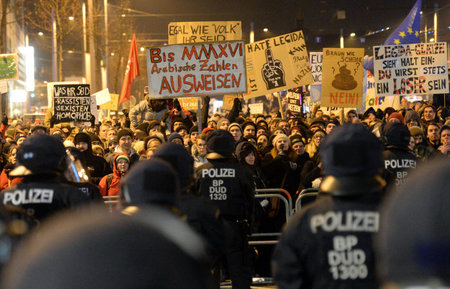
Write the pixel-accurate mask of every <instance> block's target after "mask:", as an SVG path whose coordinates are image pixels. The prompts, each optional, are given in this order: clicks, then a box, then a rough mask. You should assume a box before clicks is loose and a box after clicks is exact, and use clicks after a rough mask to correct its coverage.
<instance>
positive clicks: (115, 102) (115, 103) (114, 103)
mask: <svg viewBox="0 0 450 289" xmlns="http://www.w3.org/2000/svg"><path fill="white" fill-rule="evenodd" d="M109 95H110V96H111V100H110V101H108V102H107V103H104V104H101V105H100V109H109V110H118V108H119V95H118V94H115V93H110V94H109Z"/></svg>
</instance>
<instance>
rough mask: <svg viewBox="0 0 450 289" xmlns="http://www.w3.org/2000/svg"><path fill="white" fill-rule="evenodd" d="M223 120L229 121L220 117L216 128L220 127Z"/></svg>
mask: <svg viewBox="0 0 450 289" xmlns="http://www.w3.org/2000/svg"><path fill="white" fill-rule="evenodd" d="M224 121H227V122H230V121H229V120H228V119H226V118H224V117H222V118H221V119H219V120H218V121H217V125H216V127H217V129H220V126H221V125H222V123H223V122H224Z"/></svg>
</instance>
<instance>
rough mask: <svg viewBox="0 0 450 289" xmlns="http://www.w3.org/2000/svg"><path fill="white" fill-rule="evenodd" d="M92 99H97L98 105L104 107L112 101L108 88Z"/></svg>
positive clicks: (95, 94)
mask: <svg viewBox="0 0 450 289" xmlns="http://www.w3.org/2000/svg"><path fill="white" fill-rule="evenodd" d="M92 97H93V98H95V100H96V103H97V105H102V104H105V103H107V102H109V101H111V95H109V89H108V88H105V89H102V90H100V91H97V92H96V93H94V94H93V95H92Z"/></svg>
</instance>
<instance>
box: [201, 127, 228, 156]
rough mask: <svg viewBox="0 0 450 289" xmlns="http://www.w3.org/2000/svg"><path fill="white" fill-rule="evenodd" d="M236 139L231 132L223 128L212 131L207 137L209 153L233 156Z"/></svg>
mask: <svg viewBox="0 0 450 289" xmlns="http://www.w3.org/2000/svg"><path fill="white" fill-rule="evenodd" d="M234 147H235V141H234V138H233V136H232V135H231V133H229V132H228V131H226V130H223V129H216V130H214V131H212V132H211V133H210V134H209V135H208V137H207V138H206V148H207V150H208V152H209V153H217V154H219V155H221V156H224V157H231V155H232V153H233V152H234Z"/></svg>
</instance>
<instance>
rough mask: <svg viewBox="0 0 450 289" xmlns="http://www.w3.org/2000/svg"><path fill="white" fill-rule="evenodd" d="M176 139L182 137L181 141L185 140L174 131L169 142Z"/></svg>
mask: <svg viewBox="0 0 450 289" xmlns="http://www.w3.org/2000/svg"><path fill="white" fill-rule="evenodd" d="M174 139H180V140H181V142H184V140H183V137H182V136H181V135H180V134H179V133H177V132H173V133H171V134H170V135H169V140H168V142H172V141H173V140H174Z"/></svg>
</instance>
